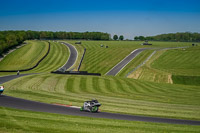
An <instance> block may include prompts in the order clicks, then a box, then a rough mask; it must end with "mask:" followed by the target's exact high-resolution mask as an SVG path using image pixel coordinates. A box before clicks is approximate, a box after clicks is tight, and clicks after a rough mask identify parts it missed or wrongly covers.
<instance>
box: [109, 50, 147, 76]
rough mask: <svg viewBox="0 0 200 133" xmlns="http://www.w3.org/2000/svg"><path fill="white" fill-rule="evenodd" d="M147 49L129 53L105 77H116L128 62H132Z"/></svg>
mask: <svg viewBox="0 0 200 133" xmlns="http://www.w3.org/2000/svg"><path fill="white" fill-rule="evenodd" d="M146 49H149V48H140V49H136V50H134V51H132V52H131V54H129V55H128V56H126V57H125V58H124V59H123V60H122V61H121V62H119V63H118V64H117V65H116V66H114V67H113V68H112V69H111V70H110V71H108V72H107V73H106V75H113V76H115V75H117V74H118V73H119V72H120V71H121V70H122V69H123V68H124V67H125V66H126V65H127V64H128V63H129V62H130V61H132V60H133V59H134V58H135V57H136V56H137V55H138V54H139V53H141V52H142V51H144V50H146Z"/></svg>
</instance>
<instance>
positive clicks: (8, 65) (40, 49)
mask: <svg viewBox="0 0 200 133" xmlns="http://www.w3.org/2000/svg"><path fill="white" fill-rule="evenodd" d="M27 43H28V44H27V45H25V46H23V47H22V48H20V49H17V50H15V51H14V52H12V53H10V54H8V55H7V56H6V57H5V58H4V59H3V60H2V61H0V70H20V69H26V68H31V67H33V66H34V65H36V64H37V62H38V61H39V60H40V59H41V58H42V57H43V56H44V55H45V54H46V52H47V50H48V43H47V42H45V41H27Z"/></svg>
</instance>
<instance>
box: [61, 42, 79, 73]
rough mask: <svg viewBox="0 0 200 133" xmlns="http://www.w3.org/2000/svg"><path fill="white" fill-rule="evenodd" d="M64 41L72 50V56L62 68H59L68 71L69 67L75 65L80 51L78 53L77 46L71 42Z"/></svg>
mask: <svg viewBox="0 0 200 133" xmlns="http://www.w3.org/2000/svg"><path fill="white" fill-rule="evenodd" d="M62 43H63V44H65V45H66V46H67V47H68V48H69V51H70V56H69V58H68V60H67V62H66V63H65V64H64V65H63V66H62V67H61V68H59V70H62V71H66V70H67V69H69V68H70V67H72V66H73V65H74V63H75V62H76V59H77V56H78V53H77V50H76V48H75V47H74V46H72V45H71V44H68V43H65V42H62Z"/></svg>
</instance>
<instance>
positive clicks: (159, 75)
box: [128, 47, 200, 85]
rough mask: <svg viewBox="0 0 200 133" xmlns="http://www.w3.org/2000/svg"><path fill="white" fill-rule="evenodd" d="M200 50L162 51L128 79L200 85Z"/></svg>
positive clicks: (193, 48) (195, 48)
mask: <svg viewBox="0 0 200 133" xmlns="http://www.w3.org/2000/svg"><path fill="white" fill-rule="evenodd" d="M199 51H200V48H199V47H189V48H182V49H171V50H160V51H157V52H156V53H155V54H154V55H153V56H152V58H151V59H150V60H149V61H148V62H147V63H146V64H145V65H143V66H142V67H141V68H139V69H137V70H136V71H134V72H132V74H130V75H129V76H128V77H129V78H135V79H141V80H146V81H153V82H165V83H175V84H176V83H177V84H186V85H187V84H188V85H199V82H200V80H199V79H200V78H199V75H200V64H199V62H200V60H199V58H198V57H199V56H200V52H199Z"/></svg>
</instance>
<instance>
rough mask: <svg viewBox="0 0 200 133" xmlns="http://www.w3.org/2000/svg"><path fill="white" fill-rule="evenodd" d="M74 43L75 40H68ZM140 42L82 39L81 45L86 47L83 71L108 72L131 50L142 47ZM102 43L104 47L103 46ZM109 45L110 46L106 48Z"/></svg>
mask: <svg viewBox="0 0 200 133" xmlns="http://www.w3.org/2000/svg"><path fill="white" fill-rule="evenodd" d="M67 42H69V43H71V44H74V43H75V41H67ZM138 43H140V42H133V41H127V42H126V41H82V44H81V46H82V47H83V48H86V54H85V57H84V60H83V62H82V66H81V69H80V70H82V71H88V72H92V73H101V74H106V73H107V72H108V71H109V70H110V69H111V68H112V67H114V65H116V64H117V63H119V62H120V61H121V60H122V59H123V58H125V57H126V56H127V55H128V54H130V52H131V51H133V50H134V49H136V48H138V47H140V45H139V44H138ZM101 44H103V45H104V47H101ZM106 46H108V48H105V47H106Z"/></svg>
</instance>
